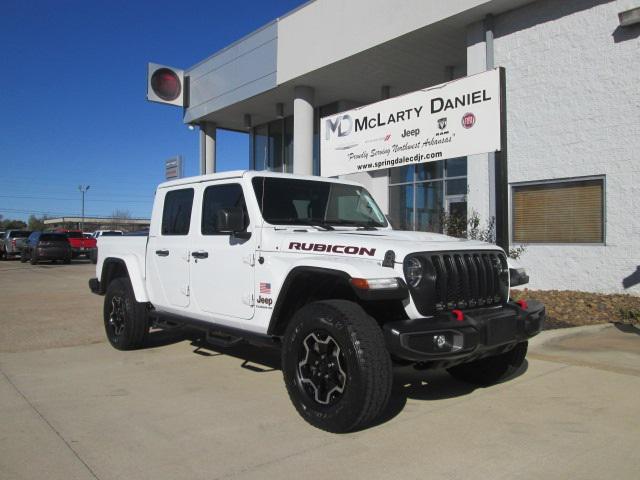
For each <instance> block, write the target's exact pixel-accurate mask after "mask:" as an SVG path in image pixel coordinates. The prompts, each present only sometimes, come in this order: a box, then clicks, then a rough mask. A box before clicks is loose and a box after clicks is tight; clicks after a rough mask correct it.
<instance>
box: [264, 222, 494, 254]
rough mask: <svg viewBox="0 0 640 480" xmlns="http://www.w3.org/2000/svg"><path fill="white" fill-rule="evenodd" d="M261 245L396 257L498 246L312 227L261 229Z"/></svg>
mask: <svg viewBox="0 0 640 480" xmlns="http://www.w3.org/2000/svg"><path fill="white" fill-rule="evenodd" d="M262 243H263V249H265V250H272V251H273V250H276V251H281V252H291V253H304V254H317V255H336V256H348V257H360V258H367V259H371V260H373V259H375V260H382V259H383V258H384V255H385V253H386V252H387V250H393V251H394V252H395V255H396V261H402V260H403V259H404V257H405V256H406V255H408V254H410V253H413V252H428V251H432V252H438V251H443V250H499V247H497V246H496V245H493V244H490V243H485V242H480V241H477V240H466V239H462V238H455V237H449V236H447V235H442V234H439V233H430V232H411V231H401V230H371V231H369V230H366V231H360V230H354V229H341V230H333V231H324V230H316V229H315V228H312V227H299V226H296V227H292V228H276V229H265V230H264V231H263V237H262Z"/></svg>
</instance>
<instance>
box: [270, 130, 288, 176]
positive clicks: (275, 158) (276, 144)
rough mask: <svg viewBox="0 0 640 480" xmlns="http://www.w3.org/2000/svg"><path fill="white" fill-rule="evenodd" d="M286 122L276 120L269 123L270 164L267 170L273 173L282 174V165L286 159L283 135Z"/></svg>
mask: <svg viewBox="0 0 640 480" xmlns="http://www.w3.org/2000/svg"><path fill="white" fill-rule="evenodd" d="M283 124H284V121H283V120H276V121H275V122H271V123H269V162H268V168H267V170H271V171H273V172H282V171H283V169H282V163H283V157H284V148H283V143H284V139H283V134H284V128H283V127H284V125H283Z"/></svg>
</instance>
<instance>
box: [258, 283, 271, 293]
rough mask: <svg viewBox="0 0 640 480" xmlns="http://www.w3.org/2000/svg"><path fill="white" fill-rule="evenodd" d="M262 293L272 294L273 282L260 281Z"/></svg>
mask: <svg viewBox="0 0 640 480" xmlns="http://www.w3.org/2000/svg"><path fill="white" fill-rule="evenodd" d="M260 293H261V294H263V295H271V284H270V283H266V282H260Z"/></svg>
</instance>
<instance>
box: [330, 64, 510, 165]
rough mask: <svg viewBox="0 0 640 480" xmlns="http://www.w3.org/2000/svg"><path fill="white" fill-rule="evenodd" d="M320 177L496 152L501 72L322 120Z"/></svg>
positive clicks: (429, 89)
mask: <svg viewBox="0 0 640 480" xmlns="http://www.w3.org/2000/svg"><path fill="white" fill-rule="evenodd" d="M320 149H321V150H320V151H321V159H322V175H323V176H325V177H331V176H336V175H344V174H347V173H356V172H361V171H369V170H379V169H382V168H389V167H397V166H402V165H410V164H415V163H424V162H430V161H436V160H443V159H445V158H455V157H463V156H466V155H473V154H477V153H486V152H495V151H497V150H500V72H499V69H494V70H489V71H487V72H484V73H480V74H478V75H472V76H469V77H465V78H461V79H459V80H454V81H452V82H448V83H443V84H441V85H437V86H435V87H431V88H428V89H424V90H418V91H417V92H412V93H408V94H406V95H402V96H400V97H395V98H390V99H388V100H383V101H381V102H377V103H373V104H371V105H366V106H364V107H360V108H356V109H353V110H349V111H347V112H342V113H339V114H336V115H331V116H328V117H324V118H323V119H322V120H321V122H320Z"/></svg>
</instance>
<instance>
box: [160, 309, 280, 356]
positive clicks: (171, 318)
mask: <svg viewBox="0 0 640 480" xmlns="http://www.w3.org/2000/svg"><path fill="white" fill-rule="evenodd" d="M149 319H150V320H151V322H152V324H153V325H154V326H156V327H158V328H161V329H163V330H170V329H174V328H180V327H187V328H193V329H195V330H199V331H201V332H203V333H204V334H205V341H206V342H207V343H210V344H212V345H215V346H217V347H221V348H227V347H232V346H235V345H238V344H239V343H241V342H243V341H244V342H247V343H251V344H257V345H267V346H275V345H279V343H280V341H279V339H278V338H277V337H272V336H269V335H263V334H260V333H254V332H248V331H246V330H240V329H238V328H233V327H227V326H225V325H219V324H217V323H211V322H205V321H203V320H197V319H194V318H189V317H184V316H182V315H174V314H172V313H166V312H156V311H151V312H149Z"/></svg>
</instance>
